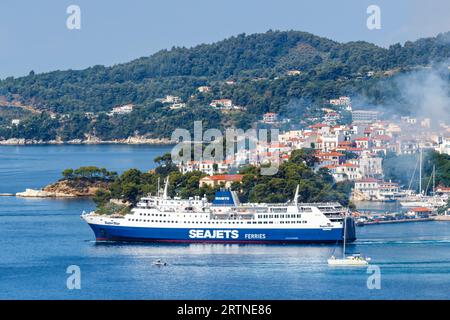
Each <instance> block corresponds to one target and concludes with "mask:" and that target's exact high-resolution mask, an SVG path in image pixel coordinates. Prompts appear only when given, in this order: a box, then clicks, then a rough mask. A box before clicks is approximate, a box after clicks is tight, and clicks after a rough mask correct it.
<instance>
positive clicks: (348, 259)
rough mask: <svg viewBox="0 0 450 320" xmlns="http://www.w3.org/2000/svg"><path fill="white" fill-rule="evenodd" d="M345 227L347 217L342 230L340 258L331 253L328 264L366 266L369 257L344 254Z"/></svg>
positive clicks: (345, 241) (357, 254)
mask: <svg viewBox="0 0 450 320" xmlns="http://www.w3.org/2000/svg"><path fill="white" fill-rule="evenodd" d="M346 229H347V219H344V232H343V237H344V238H343V241H342V258H336V257H335V256H334V255H332V256H331V257H330V258H329V259H328V261H327V262H328V265H330V266H342V267H345V266H366V265H368V264H369V261H370V258H367V257H363V256H361V254H359V253H356V254H351V255H346V253H345V249H346V244H347V238H346V235H347V233H346Z"/></svg>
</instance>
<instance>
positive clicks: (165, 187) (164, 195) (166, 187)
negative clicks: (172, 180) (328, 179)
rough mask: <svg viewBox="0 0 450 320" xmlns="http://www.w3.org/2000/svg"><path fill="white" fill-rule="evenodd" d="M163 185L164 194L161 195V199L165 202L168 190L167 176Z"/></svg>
mask: <svg viewBox="0 0 450 320" xmlns="http://www.w3.org/2000/svg"><path fill="white" fill-rule="evenodd" d="M165 182H166V183H165V185H164V194H163V199H164V200H166V199H167V194H168V189H169V176H167V179H166V181H165Z"/></svg>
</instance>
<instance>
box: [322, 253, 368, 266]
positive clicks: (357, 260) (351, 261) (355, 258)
mask: <svg viewBox="0 0 450 320" xmlns="http://www.w3.org/2000/svg"><path fill="white" fill-rule="evenodd" d="M369 261H370V258H364V257H361V256H360V255H351V256H346V257H345V256H344V257H343V258H342V259H337V258H336V257H335V256H331V258H330V259H328V264H329V265H330V266H367V265H368V264H369Z"/></svg>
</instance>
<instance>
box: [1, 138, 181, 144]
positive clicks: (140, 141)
mask: <svg viewBox="0 0 450 320" xmlns="http://www.w3.org/2000/svg"><path fill="white" fill-rule="evenodd" d="M74 145H80V146H81V145H83V146H85V145H152V146H171V145H176V143H174V142H172V141H170V140H169V139H131V138H128V139H120V140H111V141H89V140H83V141H42V140H27V139H9V140H0V146H74Z"/></svg>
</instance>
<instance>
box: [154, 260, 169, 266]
mask: <svg viewBox="0 0 450 320" xmlns="http://www.w3.org/2000/svg"><path fill="white" fill-rule="evenodd" d="M153 265H154V266H158V267H165V266H167V262H165V261H163V260H161V259H157V260H156V261H154V262H153Z"/></svg>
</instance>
